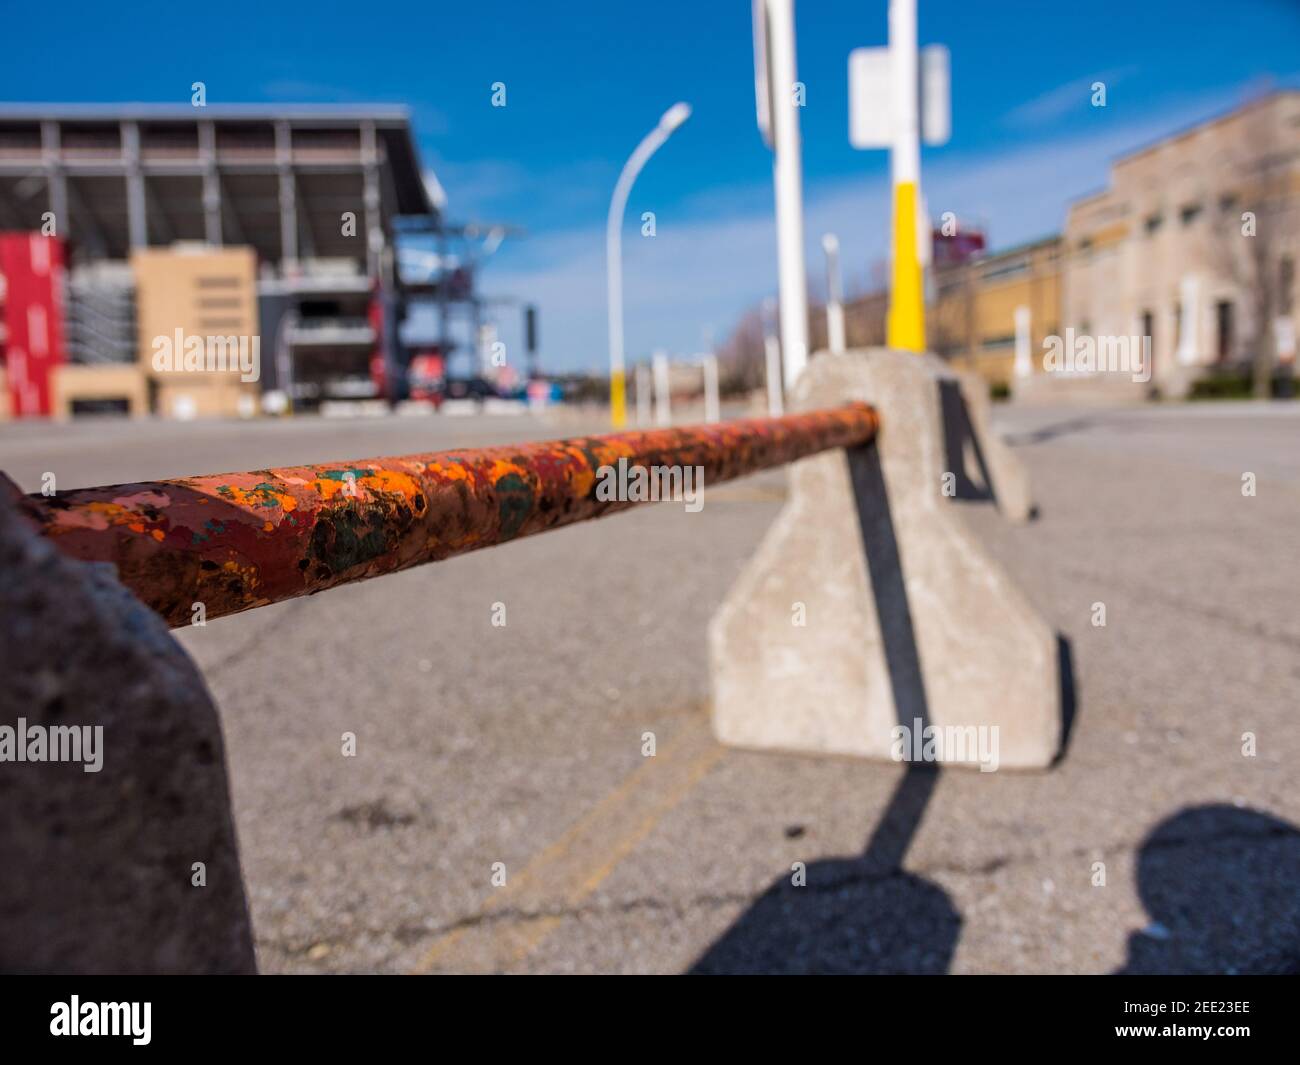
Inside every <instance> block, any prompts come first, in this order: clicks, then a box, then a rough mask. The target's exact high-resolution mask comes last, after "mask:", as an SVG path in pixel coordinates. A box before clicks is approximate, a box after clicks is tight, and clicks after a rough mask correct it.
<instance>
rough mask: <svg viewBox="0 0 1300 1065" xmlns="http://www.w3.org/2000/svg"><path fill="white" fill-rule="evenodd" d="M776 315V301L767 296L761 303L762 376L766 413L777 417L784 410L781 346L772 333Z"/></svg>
mask: <svg viewBox="0 0 1300 1065" xmlns="http://www.w3.org/2000/svg"><path fill="white" fill-rule="evenodd" d="M775 315H776V300H774V299H772V297H771V296H769V297H768V298H767V299H765V300H764V301H763V314H762V322H763V376H764V379H765V380H766V382H767V413H768V414H769V415H770V416H771V417H773V418H776V417H779V416H780V415H781V414H782V413H783V412H784V410H785V403H784V400H783V398H782V393H781V345H780V342H779V341H778V340H777V339H776V334H775V333H774V332H773V328H774V326H773V322H772V319H773V317H774V316H775Z"/></svg>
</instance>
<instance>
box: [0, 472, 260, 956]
mask: <svg viewBox="0 0 1300 1065" xmlns="http://www.w3.org/2000/svg"><path fill="white" fill-rule="evenodd" d="M17 495H18V491H17V489H16V488H15V487H14V485H13V484H12V482H9V481H8V480H7V479H5V478H3V477H0V572H3V573H4V575H5V576H4V580H3V581H0V676H3V678H4V683H3V684H0V757H2V759H3V760H0V870H2V871H3V873H2V874H0V970H2V971H5V972H39V973H239V972H252V971H254V969H255V962H254V954H253V939H252V932H251V927H250V923H249V917H248V906H247V902H246V899H245V895H244V885H243V880H242V878H241V875H240V867H239V856H238V849H237V846H236V839H235V825H234V821H233V819H232V816H231V812H230V796H229V788H228V784H227V780H226V767H225V755H224V750H223V744H222V738H221V728H220V725H219V722H218V719H217V712H216V710H215V708H214V707H213V705H212V701H211V698H210V697H209V695H208V692H207V689H206V687H205V686H204V683H203V679H202V677H201V676H200V675H199V672H198V670H197V669H196V668H195V666H194V664H193V663H192V662H191V661H190V659H189V658H188V656H187V655H186V654H185V652H184V651H183V650H182V649H181V647H180V645H179V644H177V643H176V642H175V641H174V640H173V639H172V637H171V635H170V633H169V632H168V631H167V626H166V624H165V623H164V622H163V620H162V619H161V618H160V617H159V616H158V615H157V614H155V613H154V612H153V611H152V610H149V609H148V608H147V607H145V606H144V605H143V604H142V603H141V602H140V601H139V600H138V599H136V598H135V597H134V596H133V595H131V594H130V593H129V592H127V591H126V589H125V588H123V587H122V586H121V585H120V584H119V583H118V582H117V580H116V578H115V577H114V576H113V573H112V567H111V566H108V565H104V564H90V563H83V562H75V561H73V560H71V559H68V558H66V557H64V556H63V555H62V554H60V553H59V552H58V551H57V550H56V549H55V548H54V547H53V545H51V544H50V543H49V542H48V541H47V540H45V539H43V538H42V537H40V536H38V535H37V534H36V533H35V532H34V531H33V530H32V529H31V528H30V527H29V525H28V523H27V521H26V520H25V519H23V518H21V517H20V516H19V515H18V513H17V511H16V510H15V509H14V508H13V507H12V506H11V502H10V501H11V500H12V499H13V498H14V497H16V496H17ZM55 756H57V757H58V759H59V760H57V761H56V760H50V759H51V758H52V757H55ZM20 757H21V759H22V760H19V758H20Z"/></svg>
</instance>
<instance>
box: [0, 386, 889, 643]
mask: <svg viewBox="0 0 1300 1065" xmlns="http://www.w3.org/2000/svg"><path fill="white" fill-rule="evenodd" d="M878 428H879V417H878V415H877V413H876V411H875V409H874V408H873V407H871V406H869V405H868V404H865V403H850V404H846V405H845V406H843V407H838V408H835V409H831V410H820V411H811V412H808V413H803V414H791V415H785V416H783V417H778V418H749V419H740V420H736V421H729V422H722V423H718V424H712V425H703V426H695V427H689V428H680V429H657V430H652V431H633V432H624V433H615V434H612V435H606V436H584V437H574V438H572V439H565V440H555V441H548V442H545V443H529V444H513V445H506V446H502V447H489V448H472V449H468V450H451V451H442V452H437V453H432V454H425V455H405V456H400V457H395V458H377V459H362V460H359V461H356V462H336V463H327V464H325V465H319V466H292V467H281V468H277V469H267V470H253V471H250V472H246V473H229V474H214V475H210V476H203V477H186V478H181V479H178V480H172V481H149V482H140V483H135V484H120V485H110V486H107V487H102V488H82V489H76V490H73V491H68V492H60V493H58V494H56V495H54V496H49V497H46V496H44V495H29V496H25V497H23V499H22V501H21V505H22V508H23V510H24V511H25V513H26V514H27V515H28V516H29V517H30V518H31V519H32V520H34V521H35V522H36V523H37V525H38V526H39V528H40V530H41V531H42V532H43V533H44V534H45V535H46V536H47V537H48V538H49V539H50V541H51V542H52V543H54V544H55V545H56V546H57V547H58V548H59V549H60V550H61V551H62V552H63V553H65V554H67V555H70V556H72V557H74V558H77V559H81V560H84V561H96V562H111V563H113V564H114V565H116V567H117V572H118V578H119V580H121V582H122V583H123V584H124V585H126V587H128V588H129V589H130V590H131V591H132V592H133V593H134V594H135V595H136V596H138V597H139V598H140V599H141V600H142V601H143V602H144V603H145V604H147V605H148V606H150V607H151V608H152V609H154V610H156V611H157V612H158V613H159V614H161V615H162V616H163V618H164V619H165V620H166V621H167V622H168V624H170V625H171V626H172V627H179V626H182V625H186V624H189V623H190V622H191V620H192V618H193V617H194V607H195V604H198V603H201V604H203V615H204V617H205V618H217V617H222V616H224V615H226V614H234V613H238V612H239V611H242V610H249V609H252V608H253V607H258V606H265V605H267V604H269V603H277V602H280V601H281V600H284V599H291V598H294V597H297V596H301V595H311V594H313V593H315V592H319V591H323V590H324V589H326V588H333V587H335V586H336V585H340V584H346V583H349V582H351V581H358V580H363V579H365V578H367V577H374V576H378V575H380V574H383V573H392V572H395V571H397V570H403V569H407V568H409V567H411V566H418V565H421V564H423V563H426V562H437V561H440V560H442V559H445V558H450V557H452V556H454V555H460V554H464V553H466V552H468V551H474V550H477V549H479V548H482V547H490V546H492V545H494V544H501V543H505V542H507V541H509V540H517V539H519V538H520V537H524V536H531V535H533V534H534V533H539V532H545V531H547V530H549V529H556V528H560V527H562V526H565V525H571V524H574V523H575V522H579V521H587V520H589V519H591V518H599V517H602V516H604V515H605V514H610V513H614V512H617V511H620V510H625V509H627V508H629V507H631V506H634V505H636V504H637V502H639V500H631V499H626V498H623V499H619V498H608V496H609V493H607V492H606V493H600V492H598V491H597V480H598V478H599V477H601V476H602V470H603V469H604V468H613V467H616V466H617V465H618V464H619V461H620V460H624V465H625V467H626V468H627V469H631V468H634V467H644V468H646V469H647V470H651V469H653V468H655V467H660V468H679V469H683V468H685V467H698V468H699V469H700V470H701V472H702V475H703V478H704V482H705V483H706V484H710V485H712V484H718V483H720V482H724V481H729V480H731V479H733V478H736V477H742V476H744V475H746V474H750V473H755V472H757V471H759V470H763V469H767V468H769V467H773V466H779V465H783V464H785V463H789V462H794V461H795V460H797V459H801V458H805V457H807V456H809V455H813V454H816V453H817V452H820V451H826V450H829V449H832V448H842V447H855V446H861V445H865V444H868V443H870V442H871V441H872V440H874V439H875V435H876V432H877V429H878ZM602 496H604V497H605V498H602Z"/></svg>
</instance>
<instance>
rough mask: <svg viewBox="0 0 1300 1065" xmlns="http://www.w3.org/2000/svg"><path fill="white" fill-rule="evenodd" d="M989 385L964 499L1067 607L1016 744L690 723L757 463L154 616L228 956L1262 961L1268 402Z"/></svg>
mask: <svg viewBox="0 0 1300 1065" xmlns="http://www.w3.org/2000/svg"><path fill="white" fill-rule="evenodd" d="M997 417H998V419H999V424H1000V426H1001V428H1002V429H1003V430H1004V432H1005V433H1006V435H1007V436H1008V438H1009V439H1010V440H1011V442H1012V443H1013V445H1014V446H1015V447H1016V449H1017V452H1018V454H1020V455H1021V457H1022V458H1023V459H1024V461H1025V462H1026V463H1027V464H1028V466H1029V469H1030V471H1031V474H1032V477H1033V483H1034V490H1035V494H1036V499H1037V502H1038V504H1039V507H1040V516H1039V518H1038V520H1037V521H1035V522H1033V523H1031V524H1029V525H1027V526H1023V527H1011V526H1008V525H1006V524H1005V523H1004V522H1002V520H1001V519H1000V518H999V516H998V515H997V514H996V512H994V511H993V510H992V509H991V508H990V507H988V506H987V505H984V504H962V507H963V514H964V516H965V518H966V520H968V521H969V522H971V524H972V525H973V526H974V527H975V528H976V530H977V531H978V532H979V534H980V536H981V537H982V538H983V539H984V541H985V542H986V543H987V544H988V546H989V548H990V550H991V551H992V552H993V553H994V554H995V555H996V556H997V557H998V558H999V559H1000V560H1001V561H1002V562H1003V564H1004V565H1006V566H1007V568H1008V569H1009V570H1011V571H1012V572H1013V573H1014V574H1015V575H1016V576H1017V578H1018V579H1019V580H1020V581H1021V583H1022V584H1023V586H1024V587H1025V589H1026V591H1027V593H1028V594H1029V596H1030V597H1031V598H1032V599H1033V600H1034V601H1035V602H1036V603H1037V604H1038V606H1039V607H1040V609H1041V610H1042V611H1043V612H1044V614H1045V615H1046V616H1047V618H1048V619H1049V620H1050V622H1051V623H1052V624H1053V625H1055V626H1056V627H1057V629H1058V630H1060V632H1061V633H1062V634H1063V635H1064V636H1065V638H1066V639H1067V640H1068V641H1069V646H1070V651H1071V658H1072V663H1073V672H1074V681H1075V685H1074V687H1075V703H1076V713H1075V717H1074V721H1073V727H1072V729H1071V735H1070V740H1069V745H1068V748H1067V750H1066V752H1065V755H1064V757H1063V758H1062V759H1061V761H1060V762H1059V764H1058V765H1057V766H1056V767H1055V768H1053V769H1052V770H1050V771H1048V772H1042V773H1013V772H1006V771H1002V772H997V773H992V774H980V773H975V772H966V771H952V772H943V773H938V774H934V773H927V772H924V771H919V770H913V771H911V772H907V771H905V770H904V769H902V768H901V767H897V766H892V765H882V764H871V763H865V762H856V761H852V760H847V759H844V760H840V759H826V760H819V759H813V758H805V757H794V756H778V755H769V754H757V753H747V752H738V751H731V750H726V749H723V748H721V747H719V746H718V745H717V744H716V743H714V741H713V740H712V738H711V736H710V733H709V729H708V720H707V704H708V681H707V670H706V658H705V644H704V632H705V626H706V624H707V622H708V619H709V616H710V615H711V614H712V612H713V610H714V609H715V608H716V606H717V605H718V603H719V602H720V601H721V599H722V597H723V596H724V595H725V593H726V591H727V588H728V587H729V585H730V584H731V582H732V581H733V579H734V578H735V576H736V575H737V573H738V571H739V569H740V567H741V565H742V564H743V562H744V560H745V559H746V558H747V557H748V555H749V554H750V553H751V552H752V551H753V549H754V548H755V546H756V545H757V543H758V541H759V539H760V538H761V536H762V535H763V532H764V530H765V528H766V527H767V525H768V524H769V523H770V522H771V521H772V519H773V517H774V516H775V515H776V513H777V511H778V509H779V507H780V500H781V498H782V495H783V492H784V476H783V475H782V474H781V473H779V472H776V473H768V474H762V475H759V476H757V477H753V478H749V479H747V480H745V481H741V482H736V483H734V484H732V485H728V486H719V487H717V488H716V489H714V490H711V491H707V494H706V504H707V505H706V506H705V507H704V509H703V510H702V511H701V512H700V513H698V514H686V513H685V512H684V510H683V508H682V507H680V506H674V505H672V504H662V505H659V506H655V507H646V508H642V509H639V510H637V511H634V512H631V513H627V514H623V515H619V516H616V517H612V518H609V519H607V520H605V521H598V522H593V523H588V524H586V525H581V526H576V527H573V528H569V529H565V530H561V531H559V532H556V533H553V534H549V535H546V536H542V537H537V538H533V539H529V540H525V541H521V542H519V543H517V544H511V545H507V546H505V547H502V548H497V549H493V550H489V551H484V552H479V553H476V554H471V555H467V556H464V557H462V558H457V559H452V560H450V561H448V562H445V563H440V564H437V565H434V566H428V567H425V568H422V569H419V570H414V571H409V572H406V573H402V574H396V575H392V576H388V577H382V578H378V579H376V580H373V581H370V582H367V583H365V584H362V585H353V586H350V587H346V588H341V589H337V590H334V591H331V592H328V593H326V594H324V595H320V596H316V597H313V598H310V599H303V600H297V601H294V602H290V603H285V604H280V605H278V606H273V607H267V608H263V609H261V610H258V611H254V612H252V613H248V614H244V615H239V616H235V617H231V618H225V619H221V620H217V621H213V622H210V623H209V624H208V625H207V626H206V627H204V628H192V629H187V630H184V631H182V632H181V633H180V634H179V638H180V640H181V642H182V643H183V644H184V646H185V647H186V649H187V650H188V651H189V653H190V654H191V655H192V656H193V657H194V659H195V660H196V661H197V663H198V664H199V666H200V668H201V669H202V671H203V673H204V675H205V677H206V679H207V682H208V685H209V687H210V688H211V690H212V693H213V695H214V697H215V699H216V701H217V704H218V707H219V708H220V711H221V716H222V722H223V727H224V730H225V736H226V744H227V757H228V763H229V770H230V775H231V783H232V790H233V796H234V803H235V813H236V819H237V823H238V829H239V834H240V842H241V846H242V849H243V860H244V875H245V879H246V883H247V888H248V893H249V899H250V904H251V907H252V912H253V921H254V925H255V930H256V937H257V949H258V956H259V964H260V966H261V968H262V969H263V970H264V971H268V972H345V971H368V972H369V971H374V972H398V973H406V972H446V971H469V972H688V971H698V972H720V971H758V972H772V971H781V972H839V971H886V972H1014V973H1067V972H1069V973H1074V972H1119V971H1157V972H1220V971H1236V972H1247V971H1263V972H1296V971H1300V892H1298V891H1297V889H1296V886H1295V885H1296V884H1297V883H1300V830H1298V829H1297V826H1298V825H1300V789H1297V786H1296V780H1297V767H1298V766H1300V735H1298V731H1300V730H1298V728H1297V722H1298V719H1297V714H1296V710H1297V705H1296V704H1297V693H1298V692H1300V653H1298V652H1300V610H1298V609H1297V606H1296V603H1297V592H1298V588H1300V560H1298V557H1297V556H1298V554H1300V538H1297V526H1298V524H1300V523H1298V522H1297V518H1300V416H1297V413H1296V409H1295V407H1290V408H1279V407H1277V406H1272V407H1259V406H1255V405H1247V404H1241V405H1215V406H1202V407H1160V408H1140V409H1126V410H1098V409H1090V410H1086V411H1068V410H1045V409H1019V408H1000V409H999V410H998V412H997ZM579 428H589V429H590V428H596V426H595V425H594V424H589V425H586V426H582V425H581V423H580V419H579V420H574V419H572V418H568V419H565V420H564V421H563V422H561V421H556V420H554V419H552V420H549V421H548V420H546V419H537V418H534V417H531V416H528V417H517V418H507V417H479V418H440V419H417V418H389V419H367V420H356V421H330V422H326V421H319V420H314V419H298V420H295V421H293V422H286V423H257V424H252V425H234V424H189V425H180V424H175V423H171V424H168V423H139V424H125V423H121V424H119V423H92V422H87V423H79V424H76V425H73V426H69V427H32V426H19V425H4V426H0V469H4V470H6V471H7V472H8V473H10V475H11V476H14V477H15V479H16V480H18V481H19V483H20V484H21V485H22V486H23V487H24V488H25V489H26V490H28V491H32V490H36V489H38V488H39V487H40V478H41V474H42V472H44V471H53V472H55V473H56V475H57V477H58V483H59V487H61V488H63V487H77V486H80V485H86V484H97V483H111V482H116V481H124V480H129V479H145V478H155V477H165V476H178V475H183V474H191V473H208V472H222V471H226V470H232V469H244V468H255V467H260V466H268V465H282V464H289V463H293V462H305V461H309V460H311V461H318V460H330V459H350V458H361V457H367V456H371V455H379V454H396V453H402V452H408V451H423V450H433V449H437V448H441V447H451V446H464V445H472V444H487V443H498V442H505V441H507V440H512V439H526V438H546V437H552V436H560V435H568V434H569V433H572V432H574V431H577V430H578V429H579ZM1245 473H1254V474H1255V480H1256V489H1257V493H1256V495H1255V496H1253V497H1248V496H1243V494H1242V476H1243V474H1245ZM498 603H499V604H504V608H505V616H506V624H505V625H504V626H494V625H493V624H492V617H493V613H494V604H498ZM1097 603H1104V604H1105V609H1106V624H1105V626H1104V627H1097V626H1094V625H1093V624H1092V619H1093V617H1094V615H1095V609H1094V604H1097ZM498 613H499V611H498ZM345 732H352V733H355V735H356V737H357V753H356V756H355V757H350V758H348V757H343V756H342V754H341V737H342V735H343V733H345ZM648 733H652V734H653V742H654V745H655V751H656V753H655V756H654V757H646V756H645V755H644V754H643V749H644V748H645V745H646V744H647V742H648V741H649V737H648V736H647V734H648ZM1247 733H1249V734H1251V735H1252V736H1253V738H1254V753H1253V755H1250V754H1244V753H1243V746H1244V745H1245V744H1247V743H1248V740H1247V739H1246V738H1244V736H1245V734H1247ZM797 863H802V868H803V870H804V874H805V876H806V886H802V887H796V886H794V885H793V884H792V878H793V877H794V876H795V872H794V868H795V866H796V864H797ZM494 880H495V881H496V882H495V883H494Z"/></svg>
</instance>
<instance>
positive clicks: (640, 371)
mask: <svg viewBox="0 0 1300 1065" xmlns="http://www.w3.org/2000/svg"><path fill="white" fill-rule="evenodd" d="M653 389H654V386H653V385H652V384H651V383H650V367H649V366H647V365H646V364H645V363H643V362H642V363H637V367H636V423H637V425H641V426H646V425H649V424H650V393H651V392H652V391H653Z"/></svg>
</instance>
